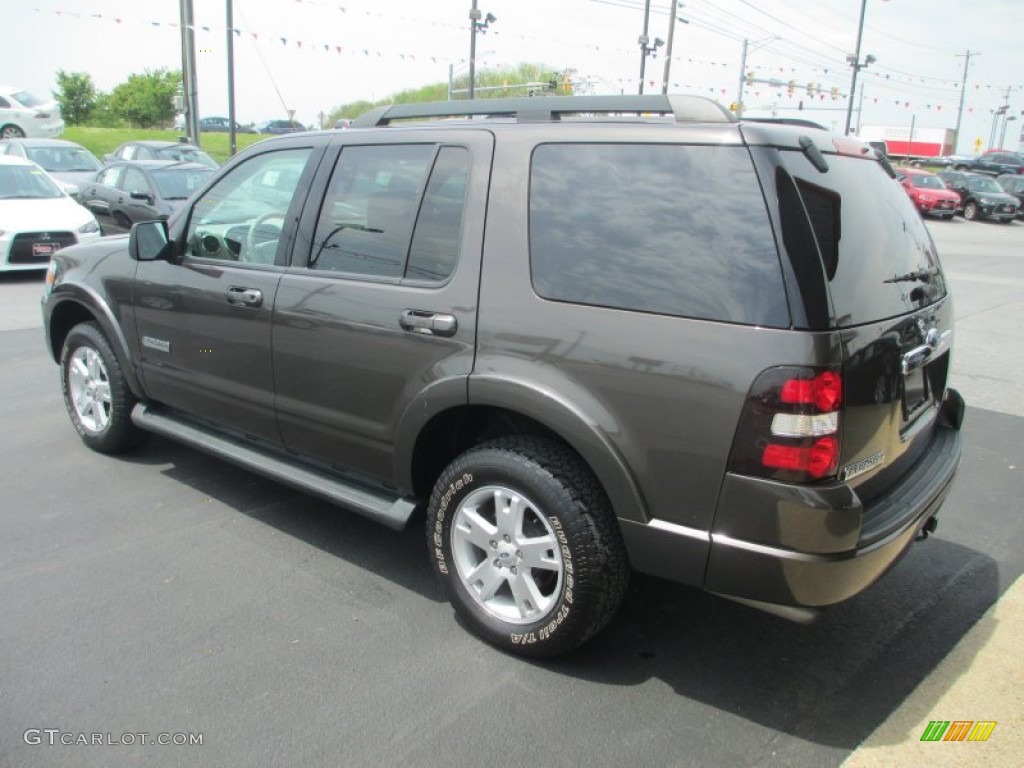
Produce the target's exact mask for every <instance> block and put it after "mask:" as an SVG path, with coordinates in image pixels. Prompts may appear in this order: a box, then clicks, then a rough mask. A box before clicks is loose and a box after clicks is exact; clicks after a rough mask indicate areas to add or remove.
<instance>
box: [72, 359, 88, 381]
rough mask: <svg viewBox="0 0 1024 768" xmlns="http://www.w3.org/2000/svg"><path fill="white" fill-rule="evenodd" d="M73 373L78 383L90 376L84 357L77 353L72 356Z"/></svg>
mask: <svg viewBox="0 0 1024 768" xmlns="http://www.w3.org/2000/svg"><path fill="white" fill-rule="evenodd" d="M71 375H72V377H73V380H74V381H75V383H76V384H80V383H81V382H82V380H83V379H88V378H89V369H88V368H87V367H86V365H85V363H84V362H83V361H82V358H80V357H78V356H77V355H76V356H75V357H73V358H71Z"/></svg>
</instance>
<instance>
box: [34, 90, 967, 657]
mask: <svg viewBox="0 0 1024 768" xmlns="http://www.w3.org/2000/svg"><path fill="white" fill-rule="evenodd" d="M431 117H432V118H456V119H442V120H426V119H424V118H431ZM44 312H45V318H46V333H47V338H48V342H49V345H50V348H51V350H52V353H53V356H54V359H55V360H57V361H58V362H59V363H60V365H61V371H62V374H61V380H62V383H63V388H64V393H65V400H66V403H67V409H68V412H69V414H70V416H71V420H72V422H73V424H74V426H75V428H76V429H77V431H78V433H79V434H80V435H81V437H82V439H83V440H84V441H85V443H86V444H87V445H89V446H90V447H92V448H94V449H96V450H100V451H106V452H111V453H113V452H117V451H121V450H125V449H127V448H129V447H131V446H133V445H135V444H136V443H137V442H138V440H139V438H140V437H141V436H142V435H143V434H144V433H146V432H155V433H158V434H161V435H165V436H167V437H171V438H173V439H175V440H180V441H183V442H185V443H188V444H191V445H194V446H195V447H197V448H199V449H201V450H204V451H208V452H210V453H213V454H215V455H217V456H220V457H222V458H224V459H226V460H228V461H233V462H236V463H238V464H241V465H242V466H245V467H249V468H251V469H252V470H254V471H257V472H260V473H263V474H265V475H268V476H270V477H273V478H277V479H278V480H280V481H281V482H284V483H288V484H291V485H293V486H296V487H298V488H302V489H305V490H307V491H309V492H311V493H314V494H317V495H319V496H322V497H324V498H327V499H330V500H332V501H335V502H338V503H339V504H341V505H342V506H344V507H346V508H348V509H350V510H353V511H355V512H358V513H360V514H364V515H367V516H369V517H371V518H374V519H376V520H379V521H381V522H383V523H384V524H385V525H388V526H390V527H392V528H401V527H403V526H405V525H406V523H407V522H408V521H409V519H410V517H411V516H412V515H413V513H414V512H415V511H416V510H418V509H425V510H426V534H427V541H428V550H429V556H430V558H431V560H432V562H433V564H434V568H435V570H436V572H437V574H438V575H439V577H440V579H441V581H442V582H443V584H444V586H445V588H446V590H447V592H448V595H449V596H450V598H451V601H452V603H453V605H454V606H455V608H456V610H457V611H458V612H459V614H460V615H461V616H462V617H463V618H464V619H465V621H466V623H467V624H468V625H469V626H470V627H472V628H473V629H474V630H475V631H476V632H477V633H479V634H480V635H481V636H483V637H484V638H486V639H487V640H488V641H490V642H491V643H494V644H495V645H498V646H499V647H502V648H506V649H509V650H512V651H514V652H517V653H522V654H526V655H535V656H540V655H551V654H556V653H559V652H562V651H565V650H567V649H570V648H573V647H575V646H577V645H579V644H580V643H582V642H583V641H585V640H586V639H587V638H588V637H590V636H591V635H593V634H594V633H595V632H597V631H598V630H599V629H600V628H601V627H602V626H603V625H604V624H605V623H606V622H608V621H609V619H610V618H611V617H612V615H613V614H614V612H615V610H616V609H617V607H618V606H619V604H620V602H621V600H622V599H623V595H624V593H625V589H626V583H627V577H628V574H629V572H630V569H635V570H637V571H642V572H644V573H648V574H654V575H656V576H660V577H664V578H667V579H672V580H675V581H677V582H681V583H684V584H689V585H694V586H697V587H702V588H704V589H707V590H711V591H713V592H716V593H719V594H722V595H724V596H728V597H730V598H733V599H737V600H741V601H743V602H746V603H748V604H752V605H756V606H758V607H760V608H764V609H767V610H772V611H775V612H777V613H782V614H788V615H792V616H800V617H803V616H807V615H809V614H811V613H813V611H814V610H816V609H818V608H819V607H822V606H826V605H830V604H833V603H837V602H839V601H841V600H844V599H846V598H848V597H851V596H852V595H855V594H857V593H858V592H860V591H861V590H863V589H865V588H866V587H867V586H868V585H870V584H871V583H872V582H873V581H874V580H875V579H877V578H878V577H879V576H880V575H881V574H882V573H883V572H884V571H885V570H886V569H887V568H888V567H889V566H890V565H892V563H893V562H894V561H895V560H896V559H897V558H898V557H899V556H900V554H901V553H902V552H903V551H904V550H905V549H906V548H907V546H908V545H909V544H910V543H911V541H913V540H914V539H915V537H918V536H920V535H922V532H923V533H927V532H928V531H930V530H931V529H932V528H933V527H934V521H935V514H936V513H937V511H938V509H939V507H940V505H941V504H942V502H943V499H944V498H945V496H946V493H947V491H948V490H949V487H950V484H951V482H952V480H953V476H954V474H955V472H956V469H957V465H958V463H959V459H960V449H961V448H960V447H961V440H960V435H959V431H958V430H959V426H960V422H961V419H962V415H963V402H962V400H961V399H960V398H959V396H958V395H957V394H956V393H955V392H954V391H952V390H949V389H947V387H946V381H947V377H948V374H949V360H950V348H951V344H952V339H953V308H952V303H951V300H950V296H949V294H948V289H947V285H946V282H945V279H944V277H943V273H942V269H941V266H940V264H939V260H938V257H937V255H936V253H935V248H934V245H933V243H932V240H931V238H930V237H929V235H928V231H927V229H926V228H925V226H924V224H923V223H922V222H921V219H920V217H919V216H918V215H917V213H916V211H915V210H914V208H913V206H912V205H911V203H910V201H909V200H908V199H907V196H906V194H905V193H904V192H903V190H902V189H901V188H900V185H899V184H898V183H897V182H896V181H895V180H894V179H893V178H892V175H891V169H889V170H887V166H883V165H882V164H880V162H879V161H878V160H877V159H876V155H875V153H874V152H871V151H870V150H869V149H868V148H867V147H866V145H863V144H861V143H860V142H857V141H853V140H849V139H844V138H839V137H835V136H833V135H831V134H829V133H826V132H824V131H820V130H817V129H814V128H812V127H808V126H803V125H799V126H798V125H782V124H759V123H756V122H737V121H735V120H734V119H732V117H731V116H730V115H729V114H728V113H727V112H725V111H724V110H723V109H721V108H720V107H719V106H717V105H715V104H714V103H712V102H709V101H706V100H704V99H699V98H679V97H660V96H647V97H552V98H532V99H521V100H511V101H505V100H493V101H481V102H446V103H443V104H430V105H402V106H395V107H390V108H386V109H382V110H377V111H375V112H373V113H371V114H368V115H366V116H364V117H363V118H362V119H360V120H359V121H357V122H356V124H355V125H354V126H353V129H352V130H348V131H343V132H338V131H327V132H320V133H304V134H293V135H290V136H285V137H281V138H276V139H270V140H267V141H263V142H260V143H258V144H256V145H254V146H252V147H250V148H249V149H247V150H246V151H245V152H243V153H241V154H240V155H239V156H237V157H236V158H235V159H233V160H232V161H231V162H230V163H229V164H227V165H226V166H225V167H224V168H222V169H221V170H220V171H219V172H218V173H217V174H215V175H214V176H213V177H212V178H211V180H210V181H209V182H208V183H207V185H206V186H205V187H204V188H203V189H202V190H200V191H199V192H198V193H197V194H196V195H195V196H194V197H193V198H192V199H191V200H190V201H189V203H188V204H187V205H186V206H184V207H183V209H182V210H181V211H180V212H178V213H177V214H175V215H174V216H173V217H172V218H171V220H170V221H169V222H150V223H145V224H138V225H136V226H135V227H134V228H133V230H132V233H131V236H130V238H107V239H104V240H103V241H102V242H99V243H97V244H94V245H88V246H80V247H73V248H68V249H66V250H63V251H61V252H60V253H59V254H58V255H57V256H56V257H55V259H54V262H53V264H52V265H51V268H50V272H49V288H48V291H47V296H46V299H45V310H44Z"/></svg>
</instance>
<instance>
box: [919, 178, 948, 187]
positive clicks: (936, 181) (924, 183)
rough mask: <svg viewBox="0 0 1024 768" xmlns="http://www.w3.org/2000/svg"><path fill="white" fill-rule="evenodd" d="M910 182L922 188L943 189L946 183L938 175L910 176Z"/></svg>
mask: <svg viewBox="0 0 1024 768" xmlns="http://www.w3.org/2000/svg"><path fill="white" fill-rule="evenodd" d="M910 183H911V184H913V185H914V186H915V187H920V188H922V189H945V188H946V185H945V184H943V183H942V179H940V178H939V177H938V176H911V177H910Z"/></svg>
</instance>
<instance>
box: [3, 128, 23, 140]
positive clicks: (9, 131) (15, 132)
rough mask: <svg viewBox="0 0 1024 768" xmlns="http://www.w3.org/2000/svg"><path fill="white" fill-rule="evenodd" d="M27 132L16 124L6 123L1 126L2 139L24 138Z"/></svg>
mask: <svg viewBox="0 0 1024 768" xmlns="http://www.w3.org/2000/svg"><path fill="white" fill-rule="evenodd" d="M24 138H25V132H24V131H23V130H21V128H19V127H18V126H16V125H5V126H4V127H3V128H0V139H24Z"/></svg>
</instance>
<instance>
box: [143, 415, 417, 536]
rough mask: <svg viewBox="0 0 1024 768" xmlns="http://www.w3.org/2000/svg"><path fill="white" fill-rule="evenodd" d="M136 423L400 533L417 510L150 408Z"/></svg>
mask: <svg viewBox="0 0 1024 768" xmlns="http://www.w3.org/2000/svg"><path fill="white" fill-rule="evenodd" d="M132 421H133V422H134V423H135V425H136V426H138V427H139V428H141V429H144V430H146V431H147V432H155V433H156V434H158V435H162V436H164V437H169V438H170V439H172V440H177V441H178V442H180V443H185V444H186V445H190V446H192V447H193V448H198V449H199V450H201V451H205V452H206V453H210V454H213V455H214V456H217V457H218V458H221V459H224V460H225V461H229V462H231V463H232V464H237V465H238V466H240V467H242V468H244V469H248V470H251V471H252V472H255V473H257V474H260V475H263V476H264V477H269V478H270V479H272V480H277V481H278V482H281V483H284V484H285V485H290V486H291V487H293V488H296V489H298V490H300V491H304V492H306V493H309V494H312V495H313V496H319V497H320V498H322V499H326V500H327V501H330V502H333V503H334V504H338V505H340V506H343V507H346V508H348V509H351V510H352V511H353V512H357V513H359V514H360V515H363V516H364V517H368V518H370V519H371V520H374V521H376V522H378V523H382V524H384V525H386V526H387V527H388V528H391V529H393V530H396V531H401V530H403V529H404V528H405V526H406V524H407V523H408V522H409V518H410V517H412V513H413V511H415V509H416V503H415V502H414V501H413V500H412V499H406V498H400V497H395V496H388V495H386V494H382V493H377V492H375V491H372V490H369V489H366V488H362V487H360V486H356V485H351V484H349V483H346V482H344V481H343V480H342V479H340V478H338V477H334V476H332V475H329V474H328V473H326V472H322V471H320V470H317V469H313V468H310V467H308V466H305V465H302V464H299V463H298V462H293V461H289V460H288V459H287V458H285V457H282V456H277V455H274V454H272V453H269V452H267V451H263V450H260V449H258V448H255V447H254V446H251V445H246V444H245V443H244V442H242V441H241V440H237V439H234V438H232V437H228V436H225V435H222V434H220V433H218V432H214V431H212V430H207V429H204V428H203V427H202V426H201V425H199V424H195V423H193V422H191V421H185V420H184V419H181V418H178V417H176V416H174V415H173V414H169V413H167V412H166V411H163V410H162V409H158V408H154V407H152V406H150V405H147V404H146V403H139V404H138V405H136V406H135V408H134V409H133V410H132Z"/></svg>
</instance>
